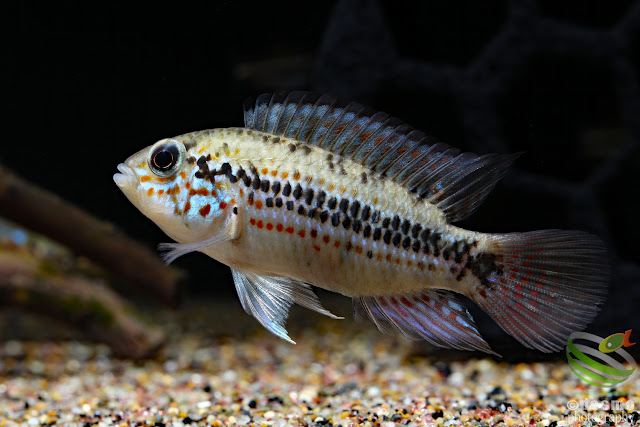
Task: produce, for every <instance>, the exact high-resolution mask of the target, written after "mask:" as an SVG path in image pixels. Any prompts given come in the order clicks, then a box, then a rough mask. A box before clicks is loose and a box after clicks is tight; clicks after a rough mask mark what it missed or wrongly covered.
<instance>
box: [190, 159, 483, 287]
mask: <svg viewBox="0 0 640 427" xmlns="http://www.w3.org/2000/svg"><path fill="white" fill-rule="evenodd" d="M194 162H198V164H199V166H200V170H199V171H198V172H196V177H199V178H204V179H213V177H215V176H216V175H225V176H226V177H228V178H229V180H230V181H231V182H232V183H235V182H238V181H242V183H243V184H244V185H245V186H247V187H251V188H252V189H253V190H260V191H262V192H264V193H267V194H270V192H273V197H271V196H267V197H265V199H264V200H265V206H266V207H267V208H272V207H274V205H275V207H278V208H281V207H282V206H283V205H285V206H286V209H287V210H289V211H293V210H296V211H297V213H298V214H299V215H304V216H308V217H309V218H311V219H317V220H319V221H320V222H322V223H323V224H324V223H325V222H327V221H328V220H329V219H331V225H332V226H334V227H339V226H342V227H343V228H344V229H345V230H353V232H354V233H356V234H360V232H362V235H363V237H364V238H365V239H369V238H371V239H373V241H379V240H382V241H383V242H384V243H385V244H387V245H391V244H393V245H394V246H395V247H400V246H402V248H403V249H404V250H413V251H414V252H415V253H420V252H421V251H422V252H424V253H425V254H433V256H436V257H438V256H440V255H442V257H443V258H444V259H445V260H453V261H455V262H456V263H457V264H462V263H463V261H464V258H463V257H464V256H465V255H469V251H470V248H471V246H470V245H469V244H468V243H467V242H460V243H457V244H454V245H450V244H447V245H443V246H445V248H444V249H442V250H441V249H440V248H439V247H438V243H439V242H440V240H441V239H442V234H441V233H438V232H435V231H432V230H429V229H428V228H423V227H422V225H420V224H412V223H411V221H409V220H408V219H401V218H400V217H399V216H398V215H394V216H393V217H392V218H389V217H387V218H382V216H381V214H380V211H373V210H372V208H371V207H370V206H367V205H362V204H361V203H360V202H359V201H358V200H354V201H350V200H349V199H347V198H342V199H340V200H338V199H337V198H336V197H331V198H329V200H327V193H325V192H324V191H318V192H317V193H316V192H315V191H314V190H313V189H312V188H306V189H305V188H302V186H301V185H300V184H296V186H295V188H293V189H292V188H291V184H290V183H289V182H288V181H287V182H286V183H285V184H284V186H283V185H282V184H281V183H280V181H274V182H271V181H270V180H268V179H264V180H261V179H260V178H259V175H258V173H257V171H256V170H255V168H252V170H251V173H252V174H253V175H254V177H253V179H252V178H250V177H249V176H248V175H247V173H246V172H245V170H244V169H242V168H239V169H238V171H237V172H236V174H235V175H234V174H233V170H232V169H231V166H230V165H229V164H228V163H224V164H222V165H221V167H220V170H213V171H209V169H208V166H207V159H206V158H205V157H201V158H200V159H198V160H197V161H196V160H194ZM199 175H201V176H199ZM278 194H281V195H282V196H283V197H289V196H293V198H294V199H295V200H300V199H302V200H300V204H298V203H297V202H295V201H294V200H284V201H283V199H282V197H275V196H278ZM253 198H254V193H253V192H249V194H248V201H249V204H252V203H253ZM325 202H326V207H327V209H326V210H323V206H324V205H325ZM296 205H297V206H296ZM336 208H337V209H338V210H337V211H336V212H333V213H331V211H332V210H335V209H336ZM381 220H382V224H381V227H375V224H377V223H379V222H380V221H381ZM474 244H475V243H474ZM473 259H475V258H473ZM473 259H471V258H467V261H466V263H467V264H469V263H470V262H474V261H473ZM465 268H466V267H465ZM463 273H464V268H463V271H462V273H460V277H463V276H464V274H463Z"/></svg>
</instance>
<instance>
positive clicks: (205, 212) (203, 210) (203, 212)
mask: <svg viewBox="0 0 640 427" xmlns="http://www.w3.org/2000/svg"><path fill="white" fill-rule="evenodd" d="M209 212H211V205H209V204H206V205H204V206H203V207H201V208H200V215H202V216H207V215H209Z"/></svg>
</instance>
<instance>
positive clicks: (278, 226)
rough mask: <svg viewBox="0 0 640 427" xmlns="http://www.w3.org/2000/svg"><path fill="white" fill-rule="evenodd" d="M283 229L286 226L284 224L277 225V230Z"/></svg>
mask: <svg viewBox="0 0 640 427" xmlns="http://www.w3.org/2000/svg"><path fill="white" fill-rule="evenodd" d="M283 229H284V227H283V226H282V224H278V225H276V230H278V231H282V230H283Z"/></svg>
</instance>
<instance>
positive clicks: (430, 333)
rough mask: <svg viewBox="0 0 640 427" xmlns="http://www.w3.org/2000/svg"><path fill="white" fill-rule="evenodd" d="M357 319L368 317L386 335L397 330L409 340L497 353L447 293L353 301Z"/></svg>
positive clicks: (375, 297) (429, 292) (463, 310)
mask: <svg viewBox="0 0 640 427" xmlns="http://www.w3.org/2000/svg"><path fill="white" fill-rule="evenodd" d="M353 308H354V317H355V318H356V320H361V319H364V318H369V319H370V320H371V321H372V322H373V323H374V324H375V325H376V327H377V328H378V329H379V330H380V331H381V332H383V333H386V334H389V333H391V332H392V331H393V330H398V331H399V332H400V333H401V334H402V335H404V336H405V337H406V338H409V339H414V340H421V339H422V340H425V341H428V342H429V343H431V344H433V345H435V346H438V347H448V348H455V349H459V350H480V351H484V352H487V353H492V354H496V353H494V352H493V351H492V350H491V348H489V345H488V344H487V343H486V342H485V341H484V340H483V339H482V337H481V336H480V334H479V333H478V330H477V329H476V327H475V324H474V322H473V318H472V317H471V314H469V312H468V311H467V310H466V309H465V308H464V307H463V306H462V305H461V304H460V303H458V301H457V300H456V299H455V297H454V296H453V294H452V293H451V292H448V291H444V290H436V289H424V290H422V291H420V292H418V293H416V294H410V295H394V296H366V297H355V298H354V299H353Z"/></svg>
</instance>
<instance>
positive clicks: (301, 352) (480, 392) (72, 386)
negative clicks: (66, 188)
mask: <svg viewBox="0 0 640 427" xmlns="http://www.w3.org/2000/svg"><path fill="white" fill-rule="evenodd" d="M224 306H227V307H228V308H225V307H224ZM329 308H331V309H333V307H329ZM340 310H342V308H341V309H340ZM339 312H342V313H344V311H339ZM295 314H296V316H294V320H293V321H290V322H289V325H290V328H289V329H290V332H291V336H292V338H293V339H294V340H296V341H297V345H290V344H287V343H286V342H284V341H282V340H279V339H277V338H276V337H274V336H272V335H270V334H268V333H265V332H264V331H262V330H260V329H257V328H254V323H255V322H254V321H253V320H252V319H250V318H248V316H246V315H244V313H242V311H241V309H240V308H239V304H238V306H236V304H235V303H234V304H229V303H228V302H226V303H224V304H220V303H218V304H213V303H212V304H207V303H202V302H201V303H199V304H198V305H193V304H191V305H188V306H187V307H186V308H185V309H183V310H182V311H181V312H178V313H172V314H166V313H164V314H161V315H155V316H154V317H152V320H154V319H155V321H163V322H164V324H166V325H167V328H168V329H169V330H170V331H171V332H170V336H171V337H172V341H171V342H169V343H168V344H167V345H166V347H165V348H164V349H163V350H162V351H161V352H160V354H159V355H158V356H157V357H156V358H155V359H153V360H146V361H141V362H134V361H130V360H117V359H114V358H112V357H111V356H110V351H109V349H108V348H107V347H106V346H104V345H100V344H88V343H79V342H69V341H64V342H57V341H49V342H25V341H16V340H10V341H7V342H4V343H1V344H0V357H1V359H0V417H1V418H2V421H0V427H1V426H16V425H22V426H27V427H29V426H38V425H78V426H90V425H99V426H112V425H113V426H116V425H117V426H128V425H153V426H176V427H181V426H185V425H211V426H222V425H250V426H252V425H256V426H300V425H304V426H307V425H317V426H322V425H334V426H338V425H341V426H345V427H346V426H353V425H364V426H384V427H391V426H399V425H409V426H421V425H431V426H434V425H436V426H456V425H475V426H487V425H488V426H492V425H507V426H512V425H526V426H534V425H535V426H550V427H553V426H562V425H575V426H578V425H579V426H583V425H603V422H604V421H605V420H598V419H595V418H596V417H604V416H609V417H610V418H609V421H611V422H610V423H609V424H608V425H636V424H638V423H639V422H640V413H638V409H640V380H639V379H638V377H639V376H638V375H637V374H636V375H635V376H634V378H632V380H631V381H630V382H627V383H626V384H624V385H623V386H622V387H620V388H619V389H618V390H617V391H615V393H611V392H610V393H609V394H607V393H603V392H602V391H600V390H598V389H596V388H595V387H585V386H584V385H583V384H581V383H580V382H579V380H578V379H577V378H575V377H574V375H573V374H572V373H571V371H570V369H569V367H568V364H567V363H566V360H564V361H563V360H561V359H560V360H559V361H555V362H538V363H515V364H514V363H506V362H498V361H496V360H494V359H491V358H472V359H467V360H453V359H452V358H451V357H443V355H442V354H441V355H440V356H437V354H438V353H435V354H436V355H431V356H428V357H422V356H417V355H416V354H418V353H417V352H416V347H415V345H414V344H413V343H412V342H410V341H407V340H404V339H402V338H398V337H388V336H384V335H381V334H380V333H378V332H377V331H376V330H374V329H373V328H372V327H369V326H366V325H355V324H354V323H353V321H352V320H351V319H350V316H347V319H345V320H342V321H336V320H331V319H325V318H322V317H320V316H318V315H316V314H313V313H310V312H307V311H302V310H299V311H296V313H295ZM159 318H160V319H159ZM296 319H299V320H296ZM256 324H257V323H256ZM40 325H41V327H43V324H42V323H41V324H40ZM212 325H215V326H212ZM223 331H226V332H227V334H222V332H223ZM229 334H235V335H229ZM585 399H587V400H588V401H589V402H591V403H593V402H607V403H609V402H612V403H611V404H612V406H615V405H620V409H616V410H611V409H610V410H609V411H604V410H602V409H596V408H595V407H592V408H586V405H585V404H586V402H585ZM576 407H579V408H578V410H576V411H572V410H571V409H575V408H576ZM584 409H589V410H588V411H585V410H584ZM605 409H606V408H605ZM594 419H595V420H594Z"/></svg>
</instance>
